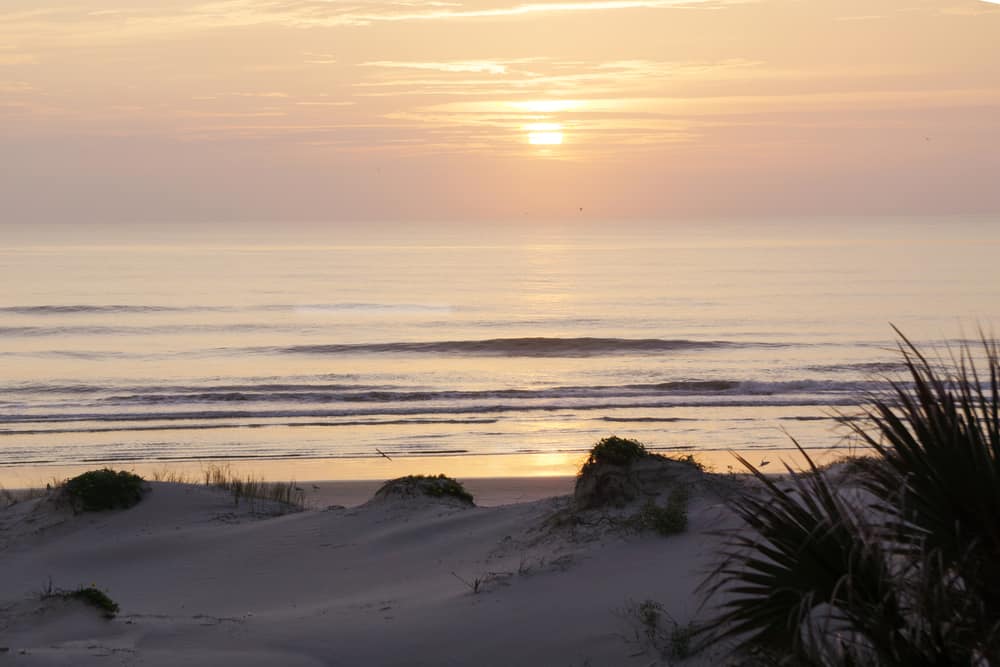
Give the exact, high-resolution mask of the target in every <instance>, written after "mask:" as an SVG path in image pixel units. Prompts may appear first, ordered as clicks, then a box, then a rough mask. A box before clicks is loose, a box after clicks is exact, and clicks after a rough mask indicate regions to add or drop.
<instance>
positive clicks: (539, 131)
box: [524, 123, 563, 146]
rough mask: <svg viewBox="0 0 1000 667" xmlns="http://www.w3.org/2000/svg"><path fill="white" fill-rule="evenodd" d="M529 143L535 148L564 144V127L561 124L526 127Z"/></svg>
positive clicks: (541, 124) (536, 124)
mask: <svg viewBox="0 0 1000 667" xmlns="http://www.w3.org/2000/svg"><path fill="white" fill-rule="evenodd" d="M524 129H525V130H527V132H528V143H529V144H532V145H533V146H558V145H559V144H561V143H562V142H563V133H562V125H560V124H559V123H531V124H530V125H525V126H524Z"/></svg>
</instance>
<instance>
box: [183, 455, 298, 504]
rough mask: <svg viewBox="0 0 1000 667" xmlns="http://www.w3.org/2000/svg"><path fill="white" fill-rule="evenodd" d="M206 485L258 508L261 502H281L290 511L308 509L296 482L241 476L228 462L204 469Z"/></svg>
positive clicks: (234, 499) (236, 502)
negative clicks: (269, 480) (227, 464)
mask: <svg viewBox="0 0 1000 667" xmlns="http://www.w3.org/2000/svg"><path fill="white" fill-rule="evenodd" d="M203 478H204V482H205V485H206V486H210V487H213V488H216V489H223V490H225V491H228V492H229V493H231V494H232V496H233V502H234V503H235V504H236V505H239V504H240V502H245V503H248V504H249V505H250V509H251V511H254V512H256V511H258V509H260V508H259V506H258V503H259V502H260V501H264V502H270V503H278V504H279V505H281V506H284V507H285V508H288V509H291V510H302V509H305V491H303V490H302V489H301V488H299V487H298V486H297V485H296V484H295V482H265V481H264V479H263V478H262V477H254V476H253V475H246V476H240V475H238V474H236V473H235V472H233V470H232V469H231V468H230V467H229V466H226V465H209V466H207V467H206V468H205V469H204V471H203Z"/></svg>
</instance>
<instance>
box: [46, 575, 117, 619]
mask: <svg viewBox="0 0 1000 667" xmlns="http://www.w3.org/2000/svg"><path fill="white" fill-rule="evenodd" d="M39 598H41V599H42V600H53V599H58V600H80V601H81V602H84V603H86V604H88V605H90V606H91V607H94V608H95V609H98V610H99V611H100V612H101V613H103V614H104V617H105V618H108V619H111V618H114V617H115V616H117V615H118V611H119V606H118V603H117V602H115V601H114V600H112V599H111V598H110V597H109V596H108V594H107V593H105V592H104V591H102V590H101V589H99V588H97V587H96V586H95V585H93V584H92V585H90V586H80V587H79V588H76V589H73V590H64V589H61V588H55V587H54V586H53V585H52V580H51V579H49V582H48V584H47V585H46V586H45V588H44V589H43V590H42V592H41V594H40V595H39Z"/></svg>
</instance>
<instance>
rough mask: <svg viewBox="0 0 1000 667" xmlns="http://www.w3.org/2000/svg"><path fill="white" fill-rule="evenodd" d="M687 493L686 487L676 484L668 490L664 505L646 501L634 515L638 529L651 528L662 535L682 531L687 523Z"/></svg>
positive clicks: (685, 528)
mask: <svg viewBox="0 0 1000 667" xmlns="http://www.w3.org/2000/svg"><path fill="white" fill-rule="evenodd" d="M688 495H689V494H688V490H687V488H686V487H683V486H678V487H675V488H674V489H673V490H672V491H671V492H670V496H669V497H668V498H667V504H666V505H665V506H662V507H661V506H660V505H657V504H656V503H655V502H653V501H652V500H650V501H648V502H647V503H646V504H645V505H643V507H642V509H641V510H639V514H638V515H636V517H635V521H636V524H637V525H638V527H639V528H640V529H645V530H653V531H656V532H657V533H659V534H660V535H664V536H666V535H676V534H677V533H683V532H684V531H685V530H687V525H688V513H687V508H688Z"/></svg>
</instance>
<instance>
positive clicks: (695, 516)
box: [0, 477, 733, 666]
mask: <svg viewBox="0 0 1000 667" xmlns="http://www.w3.org/2000/svg"><path fill="white" fill-rule="evenodd" d="M573 483H574V478H566V477H550V478H535V479H524V478H521V479H517V478H508V479H492V480H488V479H482V480H474V481H470V484H469V485H468V489H469V490H470V491H472V492H473V493H474V495H476V497H477V506H471V505H465V504H462V503H457V502H454V501H453V500H454V499H449V498H444V499H442V498H429V497H417V498H404V499H400V498H388V499H387V498H373V495H372V494H373V492H374V490H375V489H376V488H378V485H372V484H370V483H366V482H325V483H322V485H320V484H313V483H309V484H307V485H305V486H306V487H307V488H309V490H310V491H311V492H313V496H312V500H311V501H310V507H309V508H307V509H306V510H304V511H294V512H283V511H281V510H280V508H278V507H276V506H272V505H270V504H268V503H266V502H263V501H259V502H256V503H248V502H247V501H246V500H244V501H242V502H240V503H234V500H233V497H232V495H231V494H229V493H227V492H225V491H221V490H219V489H214V488H209V487H206V486H204V485H202V484H178V483H167V482H152V483H149V485H148V486H149V491H148V492H147V493H146V494H145V496H144V498H143V500H142V501H141V502H140V503H138V504H137V505H135V506H134V507H132V508H130V509H126V510H115V511H109V512H82V513H79V514H74V513H73V512H72V511H71V510H70V509H69V508H67V507H66V506H61V505H59V504H58V503H54V502H53V501H52V499H51V496H49V497H44V498H35V499H33V500H26V501H22V502H20V503H17V504H16V505H13V506H11V507H8V508H7V509H6V510H3V511H0V520H2V522H3V530H2V531H0V535H2V536H3V537H2V545H0V568H2V570H3V571H4V572H5V573H7V576H5V577H4V578H3V580H2V583H0V601H2V611H0V638H2V639H0V649H2V650H4V651H5V652H4V654H3V656H2V657H0V660H4V661H11V662H12V664H25V665H35V664H37V665H62V664H73V665H90V664H94V665H106V664H127V665H133V664H134V665H177V664H187V665H275V664H282V665H470V664H476V665H511V664H523V665H580V666H582V665H593V666H597V665H629V664H635V665H649V664H661V661H663V662H662V664H667V662H665V661H666V657H665V655H664V650H665V647H664V646H663V645H658V644H657V643H656V642H654V641H652V640H650V639H649V638H647V634H646V632H645V630H644V627H645V626H644V625H643V624H642V623H641V621H640V620H639V616H638V615H637V614H638V611H637V610H638V608H639V605H641V604H643V603H647V604H652V603H655V604H656V605H662V611H663V616H662V619H663V620H662V622H663V624H664V625H663V628H664V629H663V632H667V629H669V628H672V627H674V626H673V625H669V624H668V621H667V620H666V619H671V620H670V621H669V623H671V624H672V623H676V624H677V627H682V628H683V627H687V624H688V623H689V622H690V621H691V620H692V619H693V618H694V616H695V614H696V611H697V609H698V605H699V596H698V594H697V593H696V588H697V586H698V584H699V583H700V582H701V581H702V579H703V577H704V574H705V572H706V571H707V569H708V567H709V566H710V565H711V563H712V559H713V557H714V556H715V555H716V554H715V548H714V547H715V543H716V540H717V538H714V537H711V536H709V535H708V534H707V532H708V531H711V530H717V529H719V528H721V527H724V526H726V525H731V524H732V523H733V519H732V517H730V516H729V515H728V514H727V513H726V511H725V510H724V509H723V508H722V507H721V505H720V500H719V498H718V497H716V496H714V495H713V494H712V493H710V492H704V491H699V492H696V493H694V495H693V496H692V498H691V502H690V504H689V507H688V516H689V523H688V526H687V530H686V531H684V532H683V533H680V534H677V535H670V536H661V535H659V534H656V533H653V532H649V531H643V530H636V529H632V528H628V527H627V524H625V523H618V524H616V523H615V522H612V521H610V520H608V521H601V520H599V517H600V516H602V515H607V516H613V515H614V511H611V514H610V515H609V514H608V513H607V512H597V513H594V512H591V513H588V514H580V515H579V516H582V517H586V519H585V520H580V522H579V523H576V522H575V520H574V522H567V521H566V520H565V519H566V517H568V516H576V514H574V510H573V507H574V505H573V498H572V495H571V494H572V488H573ZM314 486H316V487H319V489H313V487H314ZM699 488H701V487H699ZM479 494H482V498H481V499H480V498H479ZM337 500H339V501H341V502H331V503H330V504H329V505H328V506H325V507H322V508H321V507H317V506H316V505H317V501H319V502H323V503H325V502H326V501H337ZM478 503H482V504H483V506H478ZM81 586H83V587H90V586H93V587H96V588H98V589H100V590H101V591H104V592H105V593H106V594H107V595H108V596H109V597H110V598H111V599H113V600H114V601H115V602H116V603H117V604H119V605H120V610H119V612H118V614H117V615H116V616H115V618H113V619H106V618H103V617H102V616H101V614H100V612H99V611H98V610H96V609H94V608H91V607H88V606H87V605H85V604H83V603H82V602H79V601H75V600H63V599H53V597H52V596H49V597H45V596H44V592H45V591H46V590H47V589H48V590H52V589H53V588H54V589H75V588H77V587H81ZM704 659H705V658H704V657H700V658H696V659H694V660H695V661H694V662H691V663H690V664H701V663H700V662H698V661H699V660H704ZM685 664H688V663H685Z"/></svg>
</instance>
